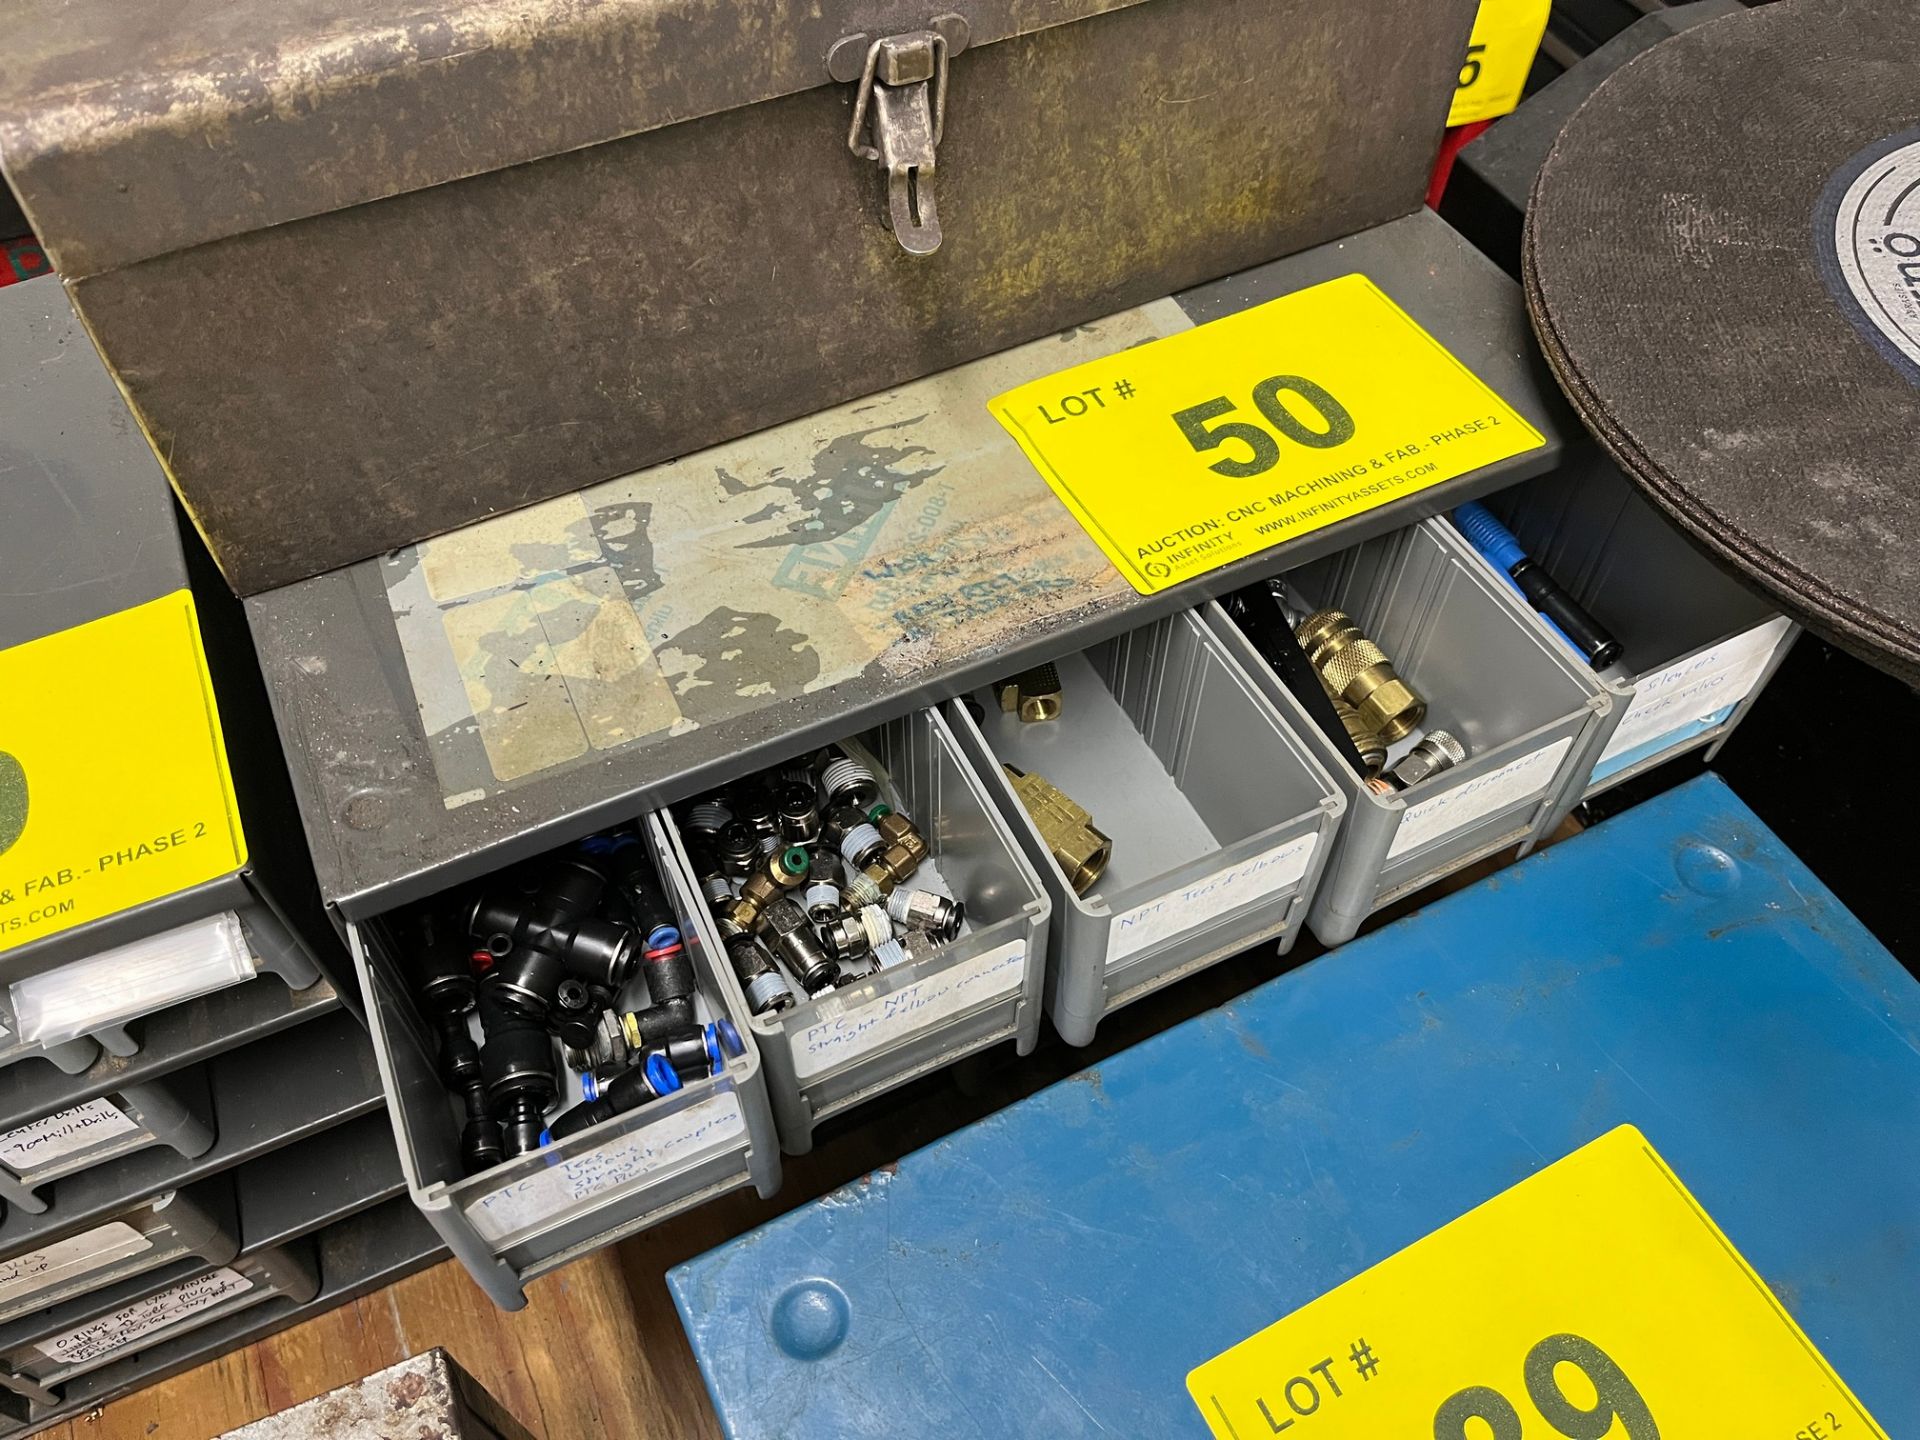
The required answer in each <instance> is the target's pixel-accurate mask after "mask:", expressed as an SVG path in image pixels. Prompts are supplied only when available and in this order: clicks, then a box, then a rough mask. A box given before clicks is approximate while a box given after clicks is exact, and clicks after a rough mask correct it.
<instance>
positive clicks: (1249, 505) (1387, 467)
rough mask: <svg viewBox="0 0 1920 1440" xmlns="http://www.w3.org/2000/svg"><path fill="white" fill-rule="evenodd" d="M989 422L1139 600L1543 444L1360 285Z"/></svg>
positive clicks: (1217, 330) (1126, 359) (1143, 355)
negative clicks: (1014, 445) (1016, 446)
mask: <svg viewBox="0 0 1920 1440" xmlns="http://www.w3.org/2000/svg"><path fill="white" fill-rule="evenodd" d="M990 408H991V409H992V411H993V414H994V416H995V418H996V419H998V420H999V421H1000V423H1001V424H1002V425H1004V426H1006V427H1007V429H1008V431H1009V432H1011V433H1012V435H1013V437H1014V439H1016V440H1017V441H1019V443H1020V448H1021V449H1022V450H1024V451H1026V453H1027V458H1028V459H1030V460H1031V461H1033V463H1034V465H1035V467H1037V468H1038V469H1039V471H1040V473H1041V474H1042V475H1043V476H1045V477H1046V481H1047V484H1048V485H1050V486H1052V487H1053V492H1054V494H1056V495H1058V496H1059V497H1060V499H1061V501H1062V502H1063V503H1064V504H1065V505H1066V506H1067V508H1068V509H1069V510H1071V511H1072V512H1073V514H1074V518H1075V519H1077V520H1078V521H1079V522H1080V523H1081V524H1082V525H1083V526H1085V527H1086V530H1087V533H1088V534H1089V535H1091V536H1092V537H1093V538H1094V540H1095V541H1096V542H1097V543H1098V544H1099V546H1100V548H1101V549H1102V550H1104V551H1105V552H1106V553H1107V558H1108V559H1110V560H1112V561H1113V563H1114V566H1115V568H1117V569H1118V570H1119V571H1120V573H1121V574H1122V575H1124V576H1126V577H1127V579H1128V580H1130V581H1131V582H1132V583H1133V587H1134V588H1135V589H1136V590H1138V591H1140V592H1141V593H1142V594H1143V595H1150V594H1152V593H1154V592H1155V591H1157V590H1165V589H1167V588H1168V587H1169V586H1172V585H1177V584H1179V583H1180V582H1181V581H1182V580H1191V579H1192V578H1193V577H1194V576H1196V575H1203V574H1205V573H1206V572H1207V571H1209V570H1213V569H1216V568H1218V567H1219V566H1221V565H1225V564H1227V563H1228V562H1229V561H1233V560H1239V559H1242V558H1243V557H1245V556H1248V555H1252V554H1256V553H1257V552H1259V551H1261V550H1265V549H1267V548H1268V547H1270V546H1273V545H1278V544H1279V543H1281V542H1282V541H1283V540H1292V539H1295V538H1296V537H1298V536H1301V535H1305V534H1307V533H1309V532H1311V531H1314V530H1318V529H1320V528H1321V527H1322V526H1325V525H1331V524H1334V523H1335V522H1337V521H1340V520H1346V519H1350V518H1351V517H1353V516H1355V515H1360V514H1364V513H1365V512H1366V511H1368V510H1372V509H1374V508H1375V507H1376V506H1380V505H1385V504H1387V503H1388V502H1389V501H1393V500H1398V499H1402V498H1404V497H1406V496H1407V495H1410V494H1412V493H1414V492H1416V491H1419V490H1424V489H1426V488H1427V487H1428V486H1430V485H1437V484H1439V483H1440V482H1441V481H1444V480H1450V479H1452V478H1453V477H1455V476H1458V475H1464V474H1466V473H1467V472H1468V471H1471V470H1477V469H1479V468H1480V467H1482V466H1484V465H1491V464H1493V463H1495V462H1497V461H1501V460H1505V459H1508V458H1510V457H1512V456H1514V455H1519V454H1522V453H1524V452H1525V451H1528V450H1534V449H1538V448H1539V447H1540V446H1542V445H1544V444H1545V443H1546V441H1545V439H1544V438H1543V437H1542V436H1541V434H1540V432H1539V431H1537V430H1535V429H1534V428H1533V427H1532V426H1531V425H1529V424H1528V423H1527V422H1526V421H1525V420H1524V419H1522V418H1521V416H1520V414H1519V413H1518V412H1517V411H1516V410H1514V409H1513V407H1512V406H1510V405H1508V404H1507V403H1506V401H1504V400H1502V399H1501V398H1500V397H1499V396H1498V395H1496V394H1494V392H1493V391H1492V390H1490V389H1489V388H1488V387H1487V386H1486V385H1485V384H1484V383H1482V381H1481V380H1480V379H1479V377H1478V376H1476V375H1474V374H1473V372H1472V371H1470V370H1468V369H1467V367H1466V366H1464V365H1462V364H1461V363H1460V362H1459V361H1458V360H1456V359H1454V357H1453V356H1452V355H1450V354H1448V353H1447V351H1446V350H1445V349H1444V348H1443V347H1442V346H1441V345H1440V343H1439V342H1438V341H1436V340H1435V339H1434V338H1433V337H1432V336H1431V335H1429V334H1427V332H1426V331H1424V330H1422V329H1421V328H1420V327H1419V326H1418V325H1416V324H1415V323H1414V321H1413V319H1412V317H1410V316H1409V315H1408V314H1407V313H1406V312H1405V311H1404V310H1402V309H1401V308H1400V307H1399V306H1398V305H1396V304H1394V303H1393V301H1392V300H1390V299H1388V298H1387V296H1386V295H1385V294H1384V293H1382V291H1381V290H1380V288H1379V287H1378V286H1376V285H1375V284H1374V283H1373V282H1372V281H1371V280H1369V279H1368V278H1367V277H1366V276H1364V275H1346V276H1342V277H1341V278H1340V279H1338V280H1330V281H1328V282H1327V283H1326V284H1324V285H1316V286H1314V287H1313V288H1312V289H1310V290H1302V291H1299V292H1298V293H1296V294H1293V295H1286V296H1282V297H1281V298H1280V299H1278V300H1274V301H1270V302H1269V303H1267V304H1265V305H1260V306H1256V307H1254V308H1253V309H1251V310H1243V311H1241V312H1239V313H1238V314H1234V315H1229V316H1226V317H1224V318H1223V319H1219V320H1215V321H1213V322H1211V323H1210V324H1206V325H1202V326H1199V327H1198V328H1196V329H1193V330H1186V331H1182V332H1181V333H1180V334H1177V335H1169V336H1167V337H1165V338H1164V339H1160V340H1155V341H1152V342H1150V343H1148V344H1145V345H1141V346H1138V347H1136V348H1134V349H1132V350H1123V351H1121V352H1120V353H1119V354H1117V355H1109V356H1107V357H1106V358H1104V359H1101V360H1093V361H1089V362H1088V363H1086V364H1084V365H1078V366H1075V367H1074V368H1073V369H1071V370H1062V371H1060V372H1059V373H1058V374H1055V375H1049V376H1047V377H1046V378H1045V379H1043V380H1035V381H1033V382H1031V383H1030V384H1026V385H1022V386H1021V387H1020V388H1019V389H1017V390H1011V391H1008V392H1007V393H1006V394H1004V395H1000V396H997V397H995V398H994V399H993V400H992V401H991V402H990Z"/></svg>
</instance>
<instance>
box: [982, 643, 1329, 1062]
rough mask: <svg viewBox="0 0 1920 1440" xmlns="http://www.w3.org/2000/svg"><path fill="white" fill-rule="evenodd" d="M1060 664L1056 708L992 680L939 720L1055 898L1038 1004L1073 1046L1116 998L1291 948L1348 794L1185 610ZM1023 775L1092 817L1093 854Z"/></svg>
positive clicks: (1119, 1001)
mask: <svg viewBox="0 0 1920 1440" xmlns="http://www.w3.org/2000/svg"><path fill="white" fill-rule="evenodd" d="M1054 668H1055V670H1056V671H1057V672H1058V679H1059V688H1060V702H1059V714H1058V716H1057V718H1054V719H1041V720H1034V719H1025V720H1023V719H1022V718H1021V716H1020V714H1019V713H1018V710H1017V709H1015V710H1007V709H1003V708H1002V706H1001V703H1000V700H999V698H998V697H997V696H996V695H995V694H994V693H992V692H988V691H983V692H981V693H980V694H979V695H977V696H975V697H973V704H972V707H971V709H972V712H974V713H977V714H978V716H979V718H978V719H977V720H976V719H975V718H974V713H970V710H969V707H967V706H964V705H959V704H956V705H955V706H953V707H952V709H951V711H950V713H951V714H952V716H953V723H954V727H955V729H956V730H957V731H958V732H959V734H960V736H961V739H962V744H963V745H965V746H966V747H967V749H968V752H969V754H970V755H971V756H972V757H973V759H974V761H975V763H976V764H977V765H978V766H979V769H980V773H981V776H982V778H983V780H985V781H986V782H987V783H988V784H989V785H990V786H991V787H992V789H993V791H994V793H995V795H996V798H997V799H998V802H999V804H1000V807H1001V809H1002V811H1003V812H1004V813H1005V815H1006V816H1007V818H1008V820H1009V822H1010V823H1011V824H1012V826H1013V828H1014V831H1015V833H1016V834H1017V835H1018V836H1019V837H1020V840H1021V843H1022V844H1023V845H1024V846H1025V847H1026V850H1027V853H1028V855H1029V856H1030V857H1031V859H1032V861H1033V864H1034V867H1035V868H1036V869H1037V870H1038V871H1039V872H1040V874H1041V877H1042V879H1043V880H1044V882H1045V884H1046V887H1047V893H1048V895H1049V896H1050V897H1051V898H1052V901H1053V907H1054V910H1053V914H1054V918H1053V940H1052V943H1051V951H1052V956H1051V964H1050V967H1049V978H1048V987H1047V1009H1048V1014H1049V1015H1050V1016H1051V1017H1052V1019H1053V1024H1054V1028H1055V1029H1057V1030H1058V1031H1059V1032H1060V1035H1061V1036H1062V1038H1064V1039H1065V1040H1067V1041H1068V1042H1069V1043H1070V1044H1074V1045H1084V1044H1087V1043H1088V1042H1089V1041H1091V1040H1092V1039H1093V1036H1094V1031H1095V1029H1096V1028H1097V1027H1098V1025H1099V1023H1100V1020H1101V1018H1102V1017H1103V1016H1105V1015H1106V1014H1107V1013H1108V1012H1109V1011H1111V1010H1113V1009H1115V1008H1117V1007H1118V1006H1121V1005H1125V1004H1128V1003H1130V1002H1132V1001H1134V1000H1138V999H1139V998H1141V997H1142V996H1144V995H1149V994H1151V993H1153V991H1155V990H1157V989H1158V988H1159V987H1161V986H1162V985H1165V984H1167V983H1169V982H1170V981H1172V980H1175V979H1178V978H1179V977H1180V976H1183V975H1187V974H1191V973H1192V972H1194V971H1196V970H1199V969H1202V968H1204V967H1205V966H1208V965H1211V964H1213V963H1214V962H1216V961H1218V960H1222V959H1225V958H1226V957H1227V956H1229V955H1231V954H1234V953H1235V952H1237V951H1240V950H1243V949H1245V948H1247V947H1248V946H1249V945H1253V944H1255V943H1260V942H1265V941H1277V942H1278V944H1279V945H1280V947H1281V948H1282V949H1283V950H1284V949H1285V948H1286V947H1287V946H1288V945H1290V944H1291V943H1292V942H1293V940H1294V938H1295V937H1296V936H1297V934H1298V931H1299V925H1298V921H1299V919H1300V918H1301V916H1302V915H1303V914H1304V913H1305V911H1306V907H1307V903H1308V900H1309V898H1310V897H1311V895H1312V893H1313V888H1314V885H1315V883H1316V882H1317V880H1318V879H1319V877H1320V874H1321V871H1322V869H1323V867H1324V866H1325V864H1326V862H1327V858H1328V855H1329V854H1330V852H1331V850H1332V842H1333V838H1334V835H1335V833H1336V831H1337V829H1338V827H1339V824H1340V820H1341V816H1342V815H1343V813H1344V812H1345V809H1346V805H1345V802H1344V800H1343V799H1342V798H1341V795H1340V792H1339V789H1338V787H1337V786H1336V785H1335V783H1334V781H1333V778H1332V777H1331V776H1330V775H1329V773H1328V772H1327V769H1326V767H1325V765H1324V764H1323V763H1322V761H1321V760H1320V759H1319V758H1317V757H1316V755H1315V754H1314V752H1313V751H1312V750H1311V749H1310V748H1309V746H1308V745H1307V744H1306V743H1305V742H1304V741H1303V740H1302V739H1301V737H1300V736H1299V735H1298V734H1296V733H1295V731H1294V729H1293V728H1292V727H1291V726H1289V725H1288V724H1287V723H1286V722H1285V721H1283V720H1282V719H1281V717H1280V716H1279V715H1277V714H1276V713H1275V712H1274V710H1273V708H1272V707H1271V706H1270V705H1268V704H1267V703H1266V702H1265V700H1264V699H1263V698H1262V697H1261V694H1260V692H1259V689H1258V687H1257V686H1256V685H1255V683H1254V681H1253V680H1252V678H1251V677H1249V675H1248V674H1247V672H1246V670H1245V669H1244V668H1243V666H1242V664H1241V663H1240V661H1238V660H1236V659H1235V658H1234V657H1233V655H1232V654H1231V653H1230V652H1229V649H1228V646H1227V645H1226V644H1225V643H1224V642H1223V641H1222V640H1221V639H1220V638H1219V637H1218V636H1216V635H1214V634H1213V633H1212V632H1211V631H1210V630H1209V629H1208V627H1207V626H1206V625H1205V624H1204V623H1203V622H1202V620H1201V619H1200V617H1199V616H1197V615H1195V614H1193V613H1185V614H1181V615H1175V616H1172V617H1170V618H1169V619H1166V620H1162V621H1159V622H1157V623H1156V624H1153V625H1148V626H1144V627H1142V628H1141V629H1138V630H1135V631H1132V632H1130V633H1128V634H1126V635H1122V636H1120V637H1119V638H1118V639H1115V640H1111V641H1109V642H1107V643H1106V644H1103V645H1099V646H1096V647H1095V648H1093V649H1091V650H1087V651H1084V652H1082V653H1080V654H1077V655H1070V656H1068V657H1067V658H1066V659H1064V660H1062V661H1060V662H1059V663H1058V664H1057V665H1056V666H1055V667H1054ZM1009 766H1010V767H1012V769H1013V770H1014V771H1019V772H1024V774H1025V776H1026V777H1028V778H1026V779H1024V780H1022V779H1020V778H1019V777H1018V776H1016V775H1013V774H1011V773H1010V772H1009V770H1008V769H1007V768H1006V767H1009ZM1035 779H1039V780H1044V782H1045V783H1046V784H1047V785H1049V786H1051V787H1053V789H1054V790H1055V791H1057V792H1058V793H1059V794H1060V795H1063V796H1065V797H1066V799H1067V800H1068V801H1069V802H1071V803H1072V804H1073V805H1075V806H1078V807H1079V808H1080V809H1082V810H1084V811H1085V812H1086V813H1087V815H1088V817H1089V822H1088V823H1089V824H1090V825H1091V827H1092V829H1093V830H1094V831H1097V832H1098V834H1099V835H1100V836H1102V837H1104V838H1105V839H1106V840H1108V841H1110V842H1111V843H1110V849H1109V850H1108V852H1107V853H1106V855H1105V857H1104V859H1100V860H1097V861H1090V860H1089V859H1088V856H1087V853H1086V849H1085V847H1086V845H1087V843H1088V842H1087V841H1086V840H1085V839H1084V838H1081V837H1078V836H1076V835H1074V834H1073V833H1072V832H1071V831H1069V830H1067V829H1066V825H1067V823H1068V821H1069V820H1070V817H1071V812H1063V811H1061V810H1060V808H1059V807H1058V805H1057V804H1056V803H1055V802H1053V801H1052V800H1051V799H1050V798H1049V797H1048V796H1047V792H1045V791H1040V792H1038V796H1039V799H1038V804H1039V810H1040V818H1039V819H1036V815H1035V812H1034V811H1033V810H1032V809H1030V808H1029V805H1028V803H1027V802H1026V801H1023V800H1022V799H1021V798H1020V795H1019V794H1018V793H1017V791H1016V787H1029V786H1032V785H1033V784H1034V782H1035ZM1029 793H1030V796H1031V795H1032V793H1033V792H1029ZM1069 867H1071V869H1072V870H1073V872H1074V876H1075V878H1074V879H1070V878H1069ZM1076 880H1077V882H1078V883H1076Z"/></svg>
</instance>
